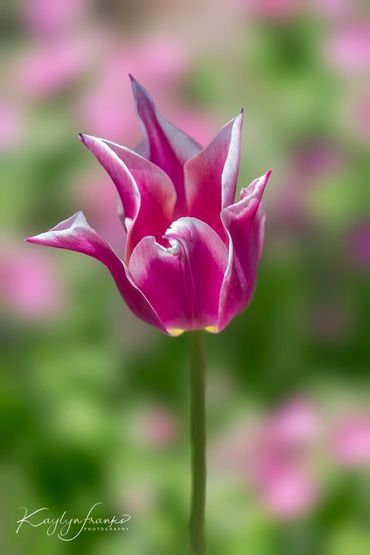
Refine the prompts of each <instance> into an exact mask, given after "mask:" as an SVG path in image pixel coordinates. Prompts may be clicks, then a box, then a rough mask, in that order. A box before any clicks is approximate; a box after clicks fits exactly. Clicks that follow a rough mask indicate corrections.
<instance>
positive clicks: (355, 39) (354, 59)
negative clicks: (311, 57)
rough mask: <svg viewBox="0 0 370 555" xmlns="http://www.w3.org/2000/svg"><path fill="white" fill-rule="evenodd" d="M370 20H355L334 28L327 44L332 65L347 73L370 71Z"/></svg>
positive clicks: (326, 48)
mask: <svg viewBox="0 0 370 555" xmlns="http://www.w3.org/2000/svg"><path fill="white" fill-rule="evenodd" d="M369 53H370V21H366V20H363V21H360V20H359V21H355V22H351V23H347V24H346V25H344V26H341V27H338V28H337V29H334V30H333V31H332V32H331V34H329V36H328V39H327V43H326V45H325V52H324V54H325V58H326V60H327V61H328V63H329V64H330V66H331V67H332V68H333V69H334V70H337V71H340V72H343V73H345V74H355V73H360V74H362V73H363V72H364V71H366V72H368V71H370V55H369Z"/></svg>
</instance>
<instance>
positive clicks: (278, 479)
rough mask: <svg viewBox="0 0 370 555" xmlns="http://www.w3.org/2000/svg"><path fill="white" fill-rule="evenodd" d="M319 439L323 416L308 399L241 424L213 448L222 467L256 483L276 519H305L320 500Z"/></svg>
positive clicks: (294, 399) (253, 485)
mask: <svg viewBox="0 0 370 555" xmlns="http://www.w3.org/2000/svg"><path fill="white" fill-rule="evenodd" d="M318 440H319V414H318V410H317V408H316V407H315V406H314V404H313V403H312V402H311V401H310V400H309V399H306V398H304V397H296V398H293V399H291V400H288V401H286V402H285V403H284V404H283V405H282V406H281V407H280V408H279V409H277V410H276V411H274V412H273V413H271V414H269V415H267V416H265V417H262V418H260V419H259V420H258V421H255V422H254V424H253V426H251V424H250V423H249V424H248V425H246V424H245V425H243V426H240V427H239V428H238V429H237V430H234V429H233V430H232V433H231V434H230V435H229V434H227V435H226V436H225V437H223V438H222V440H221V441H220V443H219V444H218V445H216V446H214V448H213V455H214V457H215V460H216V463H217V464H218V465H221V466H223V467H227V469H228V470H229V471H230V472H231V473H232V474H233V475H236V476H238V477H241V478H242V479H243V480H245V481H246V482H247V483H249V482H250V483H251V485H252V487H253V488H254V489H255V490H256V492H257V495H258V496H259V498H260V499H261V501H262V503H263V505H264V506H265V507H266V509H267V510H268V511H269V513H270V515H271V516H273V517H274V518H276V519H279V520H286V519H293V518H298V517H300V516H301V515H302V514H303V513H305V512H307V511H309V510H310V509H311V508H312V507H313V505H314V504H315V503H316V501H317V500H318V497H319V487H318V481H317V478H316V475H315V472H314V470H313V469H311V468H310V464H309V463H310V460H311V458H312V455H313V454H314V453H315V451H316V448H317V445H318Z"/></svg>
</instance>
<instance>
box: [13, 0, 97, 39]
mask: <svg viewBox="0 0 370 555" xmlns="http://www.w3.org/2000/svg"><path fill="white" fill-rule="evenodd" d="M89 2H90V0H27V1H26V2H24V3H23V11H24V21H25V23H26V25H27V26H28V28H29V29H30V30H31V31H33V32H34V33H38V34H40V35H44V36H49V37H52V38H55V35H57V34H59V33H62V32H66V31H68V30H69V29H70V27H71V25H73V23H74V22H75V20H76V19H78V18H79V16H81V15H82V13H83V11H84V8H86V6H87V4H88V3H89Z"/></svg>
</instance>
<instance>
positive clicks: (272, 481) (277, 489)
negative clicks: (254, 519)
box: [260, 461, 317, 520]
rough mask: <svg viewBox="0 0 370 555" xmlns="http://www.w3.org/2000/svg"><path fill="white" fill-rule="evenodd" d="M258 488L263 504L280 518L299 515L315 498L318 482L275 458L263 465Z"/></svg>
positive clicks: (295, 467)
mask: <svg viewBox="0 0 370 555" xmlns="http://www.w3.org/2000/svg"><path fill="white" fill-rule="evenodd" d="M260 490H261V496H262V499H263V501H264V504H265V506H266V508H267V509H268V510H269V512H271V513H272V515H273V516H274V517H275V518H278V519H279V520H290V519H293V518H298V517H299V516H301V515H302V514H304V513H306V512H307V511H308V510H309V509H310V508H311V507H312V505H313V504H314V503H315V501H316V498H317V486H316V484H315V482H314V480H313V479H312V477H311V475H310V474H309V473H308V472H307V471H305V470H303V469H301V468H299V467H298V466H297V465H290V464H286V463H282V464H281V463H279V462H276V461H274V462H273V463H272V464H271V465H270V467H269V468H266V469H265V475H264V478H263V480H262V483H261V485H260Z"/></svg>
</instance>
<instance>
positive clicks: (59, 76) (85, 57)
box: [14, 37, 91, 99]
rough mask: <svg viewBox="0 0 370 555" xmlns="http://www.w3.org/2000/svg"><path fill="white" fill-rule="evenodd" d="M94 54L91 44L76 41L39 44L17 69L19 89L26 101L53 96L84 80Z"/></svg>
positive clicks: (82, 40)
mask: <svg viewBox="0 0 370 555" xmlns="http://www.w3.org/2000/svg"><path fill="white" fill-rule="evenodd" d="M90 54H91V52H90V50H89V44H88V42H87V41H85V40H84V39H81V40H80V39H76V38H74V37H70V38H67V37H65V38H63V40H57V41H53V42H46V43H42V44H39V45H38V46H37V48H35V49H32V50H30V51H29V52H27V53H26V54H25V55H24V56H23V57H22V58H21V59H20V61H19V63H18V64H17V65H16V67H15V69H14V73H15V75H14V79H15V86H16V87H18V88H19V90H20V91H21V93H22V95H23V96H24V97H25V98H28V97H30V98H38V99H43V98H45V97H49V96H52V95H54V94H56V93H58V92H60V90H62V89H64V88H65V87H67V86H69V85H71V84H72V83H73V82H74V81H75V80H77V79H79V78H81V76H82V75H83V74H84V72H85V71H86V68H87V65H88V63H89V56H90Z"/></svg>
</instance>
